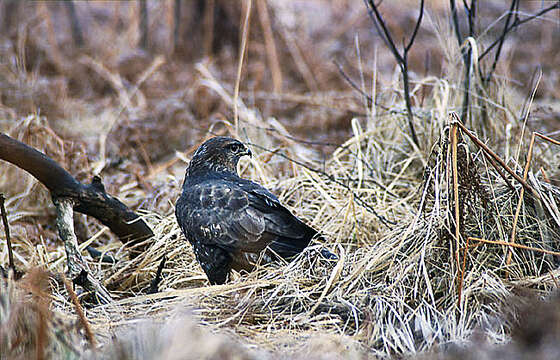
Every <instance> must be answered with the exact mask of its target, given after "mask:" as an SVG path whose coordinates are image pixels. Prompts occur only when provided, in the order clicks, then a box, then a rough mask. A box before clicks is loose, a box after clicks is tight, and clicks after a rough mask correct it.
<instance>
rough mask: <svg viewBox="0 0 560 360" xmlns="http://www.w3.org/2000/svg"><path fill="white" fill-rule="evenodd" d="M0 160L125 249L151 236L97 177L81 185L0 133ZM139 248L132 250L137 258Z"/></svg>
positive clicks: (45, 159)
mask: <svg viewBox="0 0 560 360" xmlns="http://www.w3.org/2000/svg"><path fill="white" fill-rule="evenodd" d="M0 159H1V160H5V161H7V162H10V163H12V164H14V165H16V166H18V167H20V168H22V169H23V170H25V171H27V172H29V173H30V174H31V175H33V176H34V177H35V178H36V179H37V180H39V181H40V182H41V183H43V185H45V186H46V187H47V189H49V191H50V192H51V196H52V197H53V199H54V198H70V199H72V200H73V202H74V210H75V211H78V212H80V213H83V214H86V215H90V216H93V217H94V218H96V219H97V220H99V221H100V222H101V223H102V224H103V225H105V226H107V227H109V229H111V231H112V232H113V233H115V235H117V236H118V237H119V239H120V240H121V241H122V242H123V243H125V244H127V245H128V246H131V245H136V244H138V243H140V242H142V241H144V240H147V239H149V238H150V237H152V236H153V232H152V230H151V229H150V227H149V226H148V225H147V224H146V223H145V222H144V221H143V220H142V219H141V218H140V217H139V216H138V215H137V214H135V213H134V212H133V211H131V210H130V209H128V208H127V207H126V205H124V204H123V203H122V202H120V201H119V200H118V199H117V198H115V197H112V196H111V195H109V194H107V193H106V192H105V189H104V187H103V184H102V183H101V180H100V178H99V177H94V178H93V181H92V183H91V184H82V183H81V182H79V181H77V180H76V179H75V178H74V177H73V176H72V175H70V173H68V172H67V171H66V170H64V169H63V168H62V167H61V166H60V165H58V164H57V163H56V162H55V161H54V160H52V159H51V158H49V157H48V156H46V155H45V154H43V153H41V152H39V151H37V150H35V149H33V148H32V147H30V146H28V145H26V144H24V143H21V142H19V141H17V140H14V139H12V138H11V137H9V136H7V135H5V134H1V133H0ZM141 250H142V249H134V252H133V255H137V254H138V253H139V252H140V251H141Z"/></svg>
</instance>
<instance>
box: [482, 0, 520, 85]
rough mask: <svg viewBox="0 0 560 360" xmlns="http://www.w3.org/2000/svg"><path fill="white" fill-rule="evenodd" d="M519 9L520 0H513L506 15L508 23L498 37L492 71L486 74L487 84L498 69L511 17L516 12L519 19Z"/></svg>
mask: <svg viewBox="0 0 560 360" xmlns="http://www.w3.org/2000/svg"><path fill="white" fill-rule="evenodd" d="M518 11H519V1H518V0H511V5H510V7H509V11H508V14H507V17H506V23H505V24H504V30H503V31H502V35H501V36H500V37H499V38H498V40H499V43H498V49H497V50H496V54H495V55H494V61H493V62H492V66H491V67H490V71H488V74H486V76H485V77H484V82H485V83H486V84H488V83H489V82H490V79H492V74H493V73H494V70H496V66H497V64H498V60H499V59H500V55H501V53H502V47H503V45H504V41H505V40H506V36H507V34H508V27H509V24H510V21H511V17H512V15H513V13H514V12H515V20H514V22H515V21H518V20H519V15H518Z"/></svg>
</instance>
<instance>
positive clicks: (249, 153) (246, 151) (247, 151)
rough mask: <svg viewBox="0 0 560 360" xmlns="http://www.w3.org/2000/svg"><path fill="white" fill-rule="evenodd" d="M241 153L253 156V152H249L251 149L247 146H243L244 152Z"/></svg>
mask: <svg viewBox="0 0 560 360" xmlns="http://www.w3.org/2000/svg"><path fill="white" fill-rule="evenodd" d="M243 155H249V156H250V157H253V153H252V152H251V150H249V148H248V147H245V152H244V153H243Z"/></svg>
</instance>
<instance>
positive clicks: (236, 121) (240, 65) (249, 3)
mask: <svg viewBox="0 0 560 360" xmlns="http://www.w3.org/2000/svg"><path fill="white" fill-rule="evenodd" d="M252 3H253V2H252V0H247V8H246V11H245V20H244V21H243V35H242V37H241V49H240V51H239V62H238V64H237V78H236V80H235V89H234V92H233V123H234V124H235V131H237V132H239V110H238V104H237V99H238V98H239V87H240V85H241V73H242V70H243V60H244V59H245V49H246V48H247V41H248V40H249V21H250V20H251V7H252Z"/></svg>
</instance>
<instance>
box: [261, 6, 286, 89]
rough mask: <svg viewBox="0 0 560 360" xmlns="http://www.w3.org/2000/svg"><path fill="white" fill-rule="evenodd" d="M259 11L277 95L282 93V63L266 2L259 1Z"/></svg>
mask: <svg viewBox="0 0 560 360" xmlns="http://www.w3.org/2000/svg"><path fill="white" fill-rule="evenodd" d="M257 10H258V12H259V20H260V23H261V28H262V31H263V35H264V46H265V48H266V57H267V60H268V65H270V75H271V76H272V89H273V91H274V92H275V93H280V92H282V70H281V68H280V62H279V61H278V53H277V51H276V43H275V42H274V34H273V33H272V25H271V22H270V16H269V14H268V6H267V4H266V0H257Z"/></svg>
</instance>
